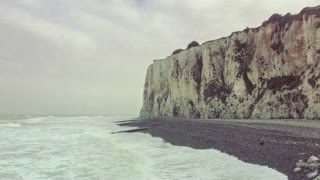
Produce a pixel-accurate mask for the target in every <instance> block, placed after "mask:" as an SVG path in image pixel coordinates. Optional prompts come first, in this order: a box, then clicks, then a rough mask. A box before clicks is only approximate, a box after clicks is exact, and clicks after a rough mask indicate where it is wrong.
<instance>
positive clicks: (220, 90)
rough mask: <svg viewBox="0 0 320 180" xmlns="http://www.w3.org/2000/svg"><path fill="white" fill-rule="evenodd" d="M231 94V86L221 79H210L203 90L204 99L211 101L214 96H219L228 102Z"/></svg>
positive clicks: (224, 101)
mask: <svg viewBox="0 0 320 180" xmlns="http://www.w3.org/2000/svg"><path fill="white" fill-rule="evenodd" d="M230 94H231V88H230V87H229V86H227V85H226V84H224V83H223V82H220V81H215V80H212V81H210V82H209V83H208V84H207V85H206V87H205V89H204V92H203V96H204V100H205V101H207V102H209V101H210V100H211V99H212V98H213V97H217V98H218V99H220V100H221V101H222V102H223V103H224V104H226V99H227V97H228V96H229V95H230Z"/></svg>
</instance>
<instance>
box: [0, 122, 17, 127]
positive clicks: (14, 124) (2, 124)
mask: <svg viewBox="0 0 320 180" xmlns="http://www.w3.org/2000/svg"><path fill="white" fill-rule="evenodd" d="M0 127H10V128H19V127H21V124H20V123H18V122H10V123H0Z"/></svg>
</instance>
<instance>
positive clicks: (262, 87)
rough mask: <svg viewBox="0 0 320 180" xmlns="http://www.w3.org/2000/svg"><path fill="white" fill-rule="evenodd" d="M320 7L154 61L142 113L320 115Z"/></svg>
mask: <svg viewBox="0 0 320 180" xmlns="http://www.w3.org/2000/svg"><path fill="white" fill-rule="evenodd" d="M319 63H320V6H318V7H314V8H305V9H304V10H302V11H301V12H300V13H299V14H297V15H290V14H287V15H285V16H280V15H273V16H271V17H270V19H269V20H268V21H265V22H264V23H263V24H262V26H260V27H258V28H253V29H245V30H244V31H241V32H235V33H232V34H231V36H229V37H226V38H221V39H218V40H214V41H209V42H205V43H203V44H202V45H201V46H197V47H192V48H190V49H187V50H184V51H181V52H178V53H175V54H174V55H171V56H169V57H167V58H166V59H163V60H155V61H154V63H153V64H152V65H150V66H149V68H148V72H147V76H146V79H145V87H144V101H143V107H142V109H141V117H143V118H146V117H157V116H168V117H188V118H309V119H314V118H320V81H319V80H320V65H319Z"/></svg>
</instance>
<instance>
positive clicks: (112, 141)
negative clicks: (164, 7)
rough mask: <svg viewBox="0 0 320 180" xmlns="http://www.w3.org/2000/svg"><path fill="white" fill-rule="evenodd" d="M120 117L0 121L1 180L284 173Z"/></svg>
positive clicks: (227, 177) (275, 179)
mask: <svg viewBox="0 0 320 180" xmlns="http://www.w3.org/2000/svg"><path fill="white" fill-rule="evenodd" d="M122 119H125V118H119V117H117V118H115V117H113V118H110V117H109V118H108V117H68V118H61V117H51V118H44V119H42V120H39V119H37V120H35V119H33V120H30V119H29V120H27V121H28V122H30V121H31V122H32V123H31V124H26V125H25V126H24V125H22V127H20V128H18V129H17V128H11V127H8V126H0V147H1V148H0V159H1V161H0V178H2V179H213V180H214V179H216V180H232V179H236V180H241V179H243V180H250V179H254V180H255V179H262V180H269V179H270V180H280V179H287V177H286V176H284V175H283V174H281V173H279V172H277V171H275V170H273V169H270V168H267V167H263V166H258V165H253V164H247V163H244V162H242V161H239V160H238V159H237V158H235V157H231V156H228V155H226V154H223V153H220V152H219V151H216V150H194V149H191V148H188V147H178V146H172V145H170V144H168V143H164V142H163V140H162V139H160V138H153V137H151V136H150V135H147V134H142V133H131V134H126V133H122V134H111V132H114V131H121V130H125V129H128V128H125V127H120V126H117V125H116V124H115V123H113V122H114V121H117V120H122Z"/></svg>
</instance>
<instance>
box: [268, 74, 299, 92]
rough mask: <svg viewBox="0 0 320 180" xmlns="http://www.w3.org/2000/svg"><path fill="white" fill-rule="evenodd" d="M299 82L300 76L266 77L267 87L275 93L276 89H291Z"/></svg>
mask: <svg viewBox="0 0 320 180" xmlns="http://www.w3.org/2000/svg"><path fill="white" fill-rule="evenodd" d="M301 83H302V79H301V77H300V76H294V75H289V76H277V77H272V78H270V79H267V88H268V89H270V90H271V91H272V92H273V94H275V93H276V92H277V91H284V90H293V89H295V88H297V87H298V86H300V85H301Z"/></svg>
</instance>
